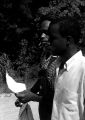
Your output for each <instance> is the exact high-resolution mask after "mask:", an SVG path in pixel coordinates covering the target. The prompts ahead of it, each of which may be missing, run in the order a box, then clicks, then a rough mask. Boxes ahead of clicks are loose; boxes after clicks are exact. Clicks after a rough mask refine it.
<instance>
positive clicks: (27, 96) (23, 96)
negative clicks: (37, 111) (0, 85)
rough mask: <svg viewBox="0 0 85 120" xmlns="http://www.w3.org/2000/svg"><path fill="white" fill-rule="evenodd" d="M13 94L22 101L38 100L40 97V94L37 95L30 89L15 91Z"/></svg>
mask: <svg viewBox="0 0 85 120" xmlns="http://www.w3.org/2000/svg"><path fill="white" fill-rule="evenodd" d="M15 96H16V97H17V98H18V99H19V101H20V102H22V103H26V102H29V101H37V102H39V101H40V100H41V99H42V96H38V95H37V94H35V93H33V92H31V91H30V90H25V91H23V92H19V93H15Z"/></svg>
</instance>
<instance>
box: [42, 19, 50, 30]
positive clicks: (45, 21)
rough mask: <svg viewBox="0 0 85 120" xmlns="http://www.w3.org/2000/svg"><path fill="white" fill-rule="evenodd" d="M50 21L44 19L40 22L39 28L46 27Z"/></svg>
mask: <svg viewBox="0 0 85 120" xmlns="http://www.w3.org/2000/svg"><path fill="white" fill-rule="evenodd" d="M50 23H51V21H49V20H44V21H43V22H42V23H41V28H42V29H43V28H44V29H48V27H49V25H50Z"/></svg>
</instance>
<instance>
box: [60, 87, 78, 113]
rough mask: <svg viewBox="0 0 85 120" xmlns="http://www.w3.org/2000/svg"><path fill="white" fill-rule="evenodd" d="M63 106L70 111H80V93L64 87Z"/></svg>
mask: <svg viewBox="0 0 85 120" xmlns="http://www.w3.org/2000/svg"><path fill="white" fill-rule="evenodd" d="M62 97H63V101H62V105H63V107H64V108H65V109H66V110H67V111H69V112H77V111H78V94H77V93H75V92H72V91H70V90H68V89H66V88H64V89H63V95H62Z"/></svg>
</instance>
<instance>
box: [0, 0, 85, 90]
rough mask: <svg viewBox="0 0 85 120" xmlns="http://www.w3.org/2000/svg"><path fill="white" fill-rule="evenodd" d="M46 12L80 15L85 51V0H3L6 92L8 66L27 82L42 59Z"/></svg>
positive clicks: (1, 82)
mask: <svg viewBox="0 0 85 120" xmlns="http://www.w3.org/2000/svg"><path fill="white" fill-rule="evenodd" d="M43 16H46V17H47V18H50V19H57V18H59V17H62V16H74V17H77V19H78V20H79V22H80V24H81V28H82V31H81V32H82V36H81V40H80V42H81V46H82V50H83V53H85V52H84V51H85V50H84V49H85V1H84V0H0V88H1V91H2V92H6V91H7V86H6V78H5V71H6V68H8V69H9V72H10V74H11V76H13V77H14V76H17V79H16V80H17V81H18V82H24V78H25V77H26V75H27V74H28V76H29V73H30V72H29V71H30V70H31V67H33V66H34V65H37V64H38V63H39V62H40V57H41V54H42V52H43V48H40V47H39V43H40V41H39V37H38V30H37V25H38V24H39V22H40V20H41V19H42V17H43ZM32 71H33V69H32ZM27 79H28V78H27ZM4 86H5V87H4Z"/></svg>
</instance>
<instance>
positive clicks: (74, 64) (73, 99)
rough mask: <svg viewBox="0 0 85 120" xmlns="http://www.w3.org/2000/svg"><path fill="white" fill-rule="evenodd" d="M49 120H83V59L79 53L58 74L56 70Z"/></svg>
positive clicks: (84, 91) (84, 62)
mask: <svg viewBox="0 0 85 120" xmlns="http://www.w3.org/2000/svg"><path fill="white" fill-rule="evenodd" d="M54 86H55V87H54V88H55V93H54V99H53V109H52V119H51V120H85V115H84V98H85V57H84V56H83V55H82V52H81V51H79V52H78V53H76V54H75V55H74V56H72V57H71V58H70V59H69V60H68V61H67V62H66V63H65V65H64V69H63V71H62V72H60V73H59V66H58V67H57V68H56V78H55V84H54Z"/></svg>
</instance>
